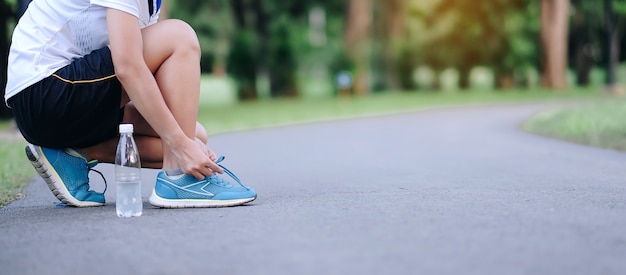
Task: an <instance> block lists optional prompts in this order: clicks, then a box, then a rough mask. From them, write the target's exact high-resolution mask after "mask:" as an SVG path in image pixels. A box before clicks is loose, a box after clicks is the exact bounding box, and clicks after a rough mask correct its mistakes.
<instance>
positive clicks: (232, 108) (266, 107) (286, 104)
mask: <svg viewBox="0 0 626 275" xmlns="http://www.w3.org/2000/svg"><path fill="white" fill-rule="evenodd" d="M203 92H204V93H210V90H204V91H203ZM597 96H598V93H597V92H595V89H594V90H592V89H586V90H583V89H580V90H570V91H567V92H558V93H555V92H550V91H545V90H510V91H500V92H498V91H488V92H481V91H472V92H454V93H434V92H395V93H394V92H387V93H379V94H372V95H369V96H365V97H351V98H318V99H274V100H267V101H263V100H260V101H251V102H242V103H238V104H233V105H215V104H212V103H211V102H208V100H210V96H207V95H204V96H202V97H201V98H202V100H201V102H200V111H199V114H198V120H199V121H200V123H202V124H203V125H204V126H205V127H206V128H207V131H208V132H209V133H210V134H218V133H223V132H230V131H237V130H246V129H251V128H262V127H272V126H281V125H289V124H295V123H306V122H315V121H325V120H334V119H343V118H352V117H360V116H373V115H381V114H390V113H398V112H409V111H416V110H423V109H428V108H437V107H445V106H455V105H468V104H492V103H522V102H533V101H546V100H563V99H581V98H596V97H597Z"/></svg>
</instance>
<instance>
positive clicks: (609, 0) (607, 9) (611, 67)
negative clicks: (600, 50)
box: [604, 0, 619, 90]
mask: <svg viewBox="0 0 626 275" xmlns="http://www.w3.org/2000/svg"><path fill="white" fill-rule="evenodd" d="M604 14H605V18H606V33H607V40H608V47H609V48H608V51H607V52H608V59H607V67H606V85H607V87H608V88H609V89H610V90H613V89H614V88H616V85H617V78H616V76H615V75H616V68H617V62H618V58H619V40H618V30H617V28H616V27H615V12H614V10H613V0H604Z"/></svg>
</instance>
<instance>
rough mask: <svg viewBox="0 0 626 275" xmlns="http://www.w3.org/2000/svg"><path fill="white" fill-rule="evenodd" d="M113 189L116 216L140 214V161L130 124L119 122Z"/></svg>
mask: <svg viewBox="0 0 626 275" xmlns="http://www.w3.org/2000/svg"><path fill="white" fill-rule="evenodd" d="M115 189H116V190H117V197H116V200H115V210H116V212H117V216H118V217H138V216H141V212H142V211H143V202H142V200H141V162H140V160H139V151H138V150H137V144H135V139H134V138H133V125H132V124H120V140H119V143H118V144H117V151H116V153H115Z"/></svg>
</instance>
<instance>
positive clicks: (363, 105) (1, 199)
mask: <svg viewBox="0 0 626 275" xmlns="http://www.w3.org/2000/svg"><path fill="white" fill-rule="evenodd" d="M218 86H219V85H203V86H202V87H203V88H202V95H201V102H200V111H199V116H198V120H199V121H200V122H201V123H202V124H203V125H204V126H205V127H206V128H207V130H208V131H209V133H210V134H219V133H225V132H229V131H238V130H245V129H252V128H260V127H272V126H280V125H289V124H297V123H306V122H314V121H324V120H334V119H343V118H351V117H359V116H374V115H381V114H389V113H397V112H408V111H416V110H423V109H428V108H436V107H444V106H455V105H465V104H491V103H520V102H532V101H546V100H562V99H579V98H596V97H598V96H597V92H594V91H595V90H591V89H587V90H571V91H567V92H558V93H555V92H549V91H543V90H512V91H503V92H497V91H489V92H486V91H472V92H454V93H450V92H448V93H434V92H405V93H401V92H387V93H380V94H372V95H370V96H366V97H352V98H318V99H306V100H305V99H275V100H260V101H254V102H242V103H233V102H232V100H230V99H229V98H230V97H229V96H228V94H227V93H224V92H223V90H222V91H220V92H219V95H217V96H216V97H220V98H221V99H220V100H221V103H220V104H216V103H215V102H212V101H211V99H212V98H213V97H212V94H211V93H212V89H213V88H214V87H218ZM224 86H228V85H227V84H223V85H222V86H220V87H224ZM625 112H626V111H625ZM8 128H9V123H8V122H6V121H4V122H2V121H0V131H2V130H4V131H6V130H7V129H8ZM24 145H25V144H24V143H23V142H19V141H17V142H16V141H10V142H9V141H5V140H0V157H1V158H2V159H3V160H4V161H3V162H2V164H0V207H1V206H3V205H6V204H7V203H9V202H10V201H11V200H13V199H14V198H16V196H17V195H16V194H18V193H19V190H20V188H21V187H23V186H24V185H25V184H26V183H27V182H28V178H29V177H32V176H35V175H36V173H35V172H34V170H33V169H32V167H31V166H30V164H29V163H28V161H27V159H26V158H25V157H24V152H23V151H24Z"/></svg>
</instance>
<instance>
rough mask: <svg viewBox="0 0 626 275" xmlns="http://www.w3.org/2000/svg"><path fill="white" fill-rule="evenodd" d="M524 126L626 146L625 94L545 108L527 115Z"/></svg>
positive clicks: (605, 144)
mask: <svg viewBox="0 0 626 275" xmlns="http://www.w3.org/2000/svg"><path fill="white" fill-rule="evenodd" d="M524 128H525V129H526V130H527V131H529V132H533V133H536V134H540V135H545V136H549V137H554V138H559V139H564V140H569V141H572V142H576V143H581V144H586V145H591V146H596V147H603V148H610V149H616V150H626V98H618V97H614V98H610V99H604V100H602V99H600V100H594V101H591V102H588V103H585V104H580V105H578V106H573V107H568V108H564V109H558V110H551V111H544V112H541V113H538V114H536V115H535V116H533V117H532V118H531V119H529V120H528V121H527V122H526V123H525V125H524Z"/></svg>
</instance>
